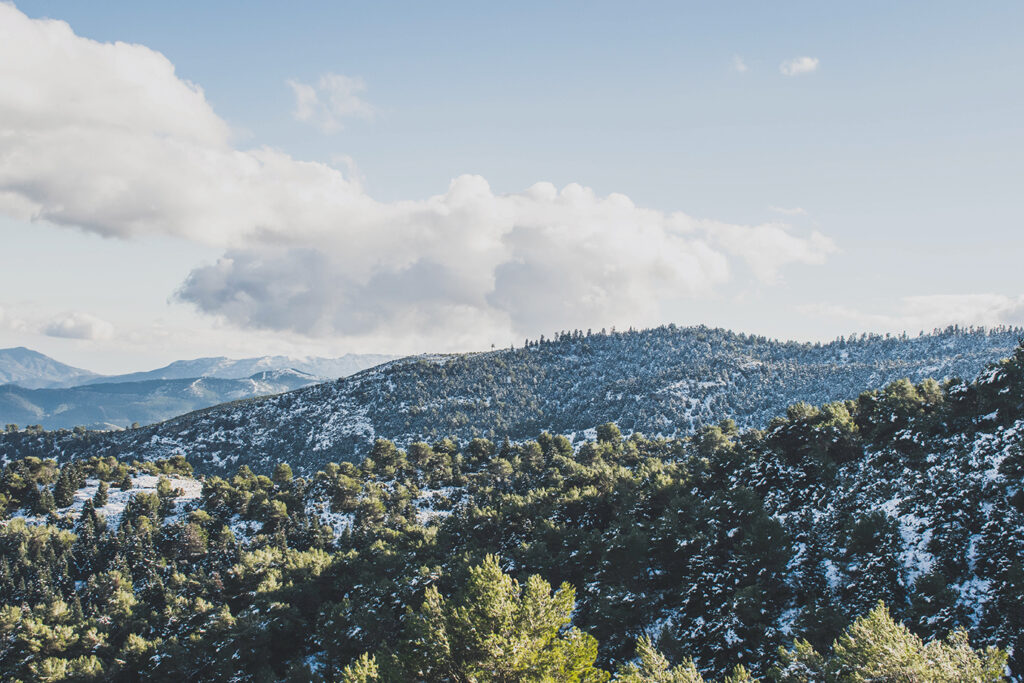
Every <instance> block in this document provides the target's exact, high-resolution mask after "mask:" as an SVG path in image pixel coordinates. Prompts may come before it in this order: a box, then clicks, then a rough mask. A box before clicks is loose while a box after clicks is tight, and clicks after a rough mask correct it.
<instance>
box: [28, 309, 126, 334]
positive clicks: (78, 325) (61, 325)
mask: <svg viewBox="0 0 1024 683" xmlns="http://www.w3.org/2000/svg"><path fill="white" fill-rule="evenodd" d="M42 333H43V334H45V335H46V336H48V337H63V338H65V339H110V338H111V337H113V336H114V326H113V325H111V324H110V323H108V322H107V321H106V320H102V319H100V318H97V317H96V316H94V315H89V314H88V313H81V312H71V313H65V314H63V315H60V316H57V317H55V318H53V319H52V320H50V321H49V322H48V323H46V324H45V325H44V326H43V328H42Z"/></svg>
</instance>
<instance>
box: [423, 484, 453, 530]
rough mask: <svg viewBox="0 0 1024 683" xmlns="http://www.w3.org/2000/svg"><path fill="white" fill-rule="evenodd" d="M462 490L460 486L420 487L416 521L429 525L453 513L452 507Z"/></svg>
mask: <svg viewBox="0 0 1024 683" xmlns="http://www.w3.org/2000/svg"><path fill="white" fill-rule="evenodd" d="M462 492H463V490H462V488H461V487H458V486H444V487H442V488H439V489H420V495H419V496H418V497H417V498H416V521H417V522H419V523H420V524H423V525H427V524H430V523H431V522H432V521H434V520H435V519H438V518H440V519H442V520H443V519H444V518H445V517H447V516H448V515H450V514H452V508H453V507H454V504H455V503H456V502H457V501H458V499H459V497H460V496H461V495H462Z"/></svg>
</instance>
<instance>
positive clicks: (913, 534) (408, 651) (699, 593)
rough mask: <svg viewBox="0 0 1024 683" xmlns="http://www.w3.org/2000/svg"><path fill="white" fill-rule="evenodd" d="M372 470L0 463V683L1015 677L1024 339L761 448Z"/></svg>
mask: <svg viewBox="0 0 1024 683" xmlns="http://www.w3.org/2000/svg"><path fill="white" fill-rule="evenodd" d="M854 394H857V392H854ZM361 455H363V456H364V457H363V458H362V459H361V460H360V462H359V463H358V464H353V463H348V462H345V463H340V464H335V463H330V464H327V465H325V466H324V467H323V468H322V470H321V471H319V472H317V473H315V474H313V475H310V476H307V477H301V476H300V477H296V476H293V472H292V470H291V469H290V468H289V467H288V466H287V465H285V464H279V465H278V466H277V467H275V468H274V469H273V475H272V476H271V477H268V476H259V475H255V474H254V473H253V472H252V471H251V470H250V469H249V468H247V467H242V468H240V469H239V470H238V471H237V472H236V473H235V474H234V475H233V476H229V477H226V478H222V477H219V476H211V477H206V478H200V479H195V478H193V477H192V476H190V471H191V470H190V467H189V465H188V463H187V462H186V461H185V459H184V458H181V457H178V458H172V459H170V460H168V461H162V462H156V463H154V462H145V463H142V462H136V463H128V462H117V461H115V460H114V459H112V458H110V459H89V460H85V461H74V462H72V463H67V464H65V465H63V466H62V467H58V464H57V463H55V462H53V461H43V460H39V459H35V458H30V459H25V460H19V461H17V462H13V463H9V464H8V465H7V466H5V468H4V471H3V475H2V477H0V511H2V512H3V516H2V519H0V678H3V679H4V680H11V681H18V680H21V681H29V680H50V681H99V680H112V681H135V680H174V681H192V680H211V681H269V680H274V681H343V682H344V683H372V682H376V683H384V682H387V683H404V682H407V681H423V682H424V683H450V682H451V681H472V680H476V681H538V680H544V681H578V682H580V683H583V682H586V683H604V682H605V681H608V680H609V678H611V677H612V675H613V676H614V678H613V679H612V680H614V681H615V682H616V683H665V682H668V681H676V682H683V681H685V682H687V683H699V682H700V681H702V680H707V681H724V682H728V683H742V682H745V683H752V682H751V677H750V675H749V674H748V671H749V672H750V673H752V674H753V675H754V676H763V675H765V674H769V675H770V676H771V678H772V679H774V680H777V681H781V682H784V683H809V682H810V681H929V682H934V683H940V682H941V683H947V682H949V683H952V682H954V681H978V682H980V683H989V682H993V683H994V682H995V681H1002V680H1005V678H1004V671H1003V665H1004V663H1005V662H1006V661H1007V660H1006V658H1005V654H1004V653H1003V652H1001V651H1000V650H997V649H985V648H988V647H992V648H1001V649H1002V650H1003V651H1005V650H1011V649H1012V652H1013V654H1012V655H1011V656H1010V659H1009V669H1010V672H1012V675H1013V679H1012V680H1021V677H1022V676H1024V612H1022V611H1021V604H1024V347H1022V348H1020V349H1017V350H1016V351H1015V353H1014V355H1013V356H1012V357H1011V358H1009V359H1007V360H1005V361H1003V362H1000V363H998V364H994V365H992V366H990V367H988V368H987V369H985V370H984V371H983V372H982V374H980V376H978V378H977V379H976V380H975V381H973V382H963V381H960V382H950V383H948V384H947V385H945V386H940V385H939V384H938V383H937V382H935V381H933V380H925V381H922V382H920V383H917V384H912V383H911V382H908V381H906V380H900V381H897V382H894V383H892V384H889V385H887V386H886V387H885V388H884V389H882V390H879V391H870V392H864V393H860V394H859V396H858V397H857V398H856V399H853V400H847V401H838V402H833V403H829V404H825V405H821V406H812V405H810V404H808V403H798V404H795V405H793V406H791V407H790V408H789V409H788V410H787V411H785V412H784V414H783V415H780V416H778V417H777V418H775V419H773V420H772V421H771V423H770V425H769V427H768V429H766V430H764V431H761V430H748V431H746V432H742V433H740V432H738V431H737V430H736V428H735V425H733V424H731V423H730V422H728V421H725V422H723V423H721V424H719V425H715V426H711V427H706V428H703V429H701V430H700V431H698V432H697V433H696V434H695V435H694V436H692V437H688V438H676V439H656V438H646V437H642V436H640V435H638V434H634V435H632V436H630V437H628V438H623V436H622V434H620V432H619V430H618V429H617V428H616V427H615V426H614V425H611V424H606V425H601V426H600V427H599V428H598V429H597V439H596V440H593V441H587V442H585V443H582V444H578V445H577V447H576V448H573V446H572V445H571V444H570V443H569V441H568V439H566V438H565V437H563V436H552V435H551V434H539V435H537V437H536V440H528V441H524V442H522V443H517V444H511V443H506V444H498V443H493V442H490V441H488V440H485V439H474V440H472V441H470V442H468V443H464V444H461V445H460V444H456V443H455V442H453V441H452V440H449V439H442V440H440V441H437V442H435V443H433V444H427V443H413V444H411V445H409V446H408V447H407V448H405V449H398V448H396V446H395V444H393V443H391V442H388V441H383V440H380V441H377V442H376V443H374V444H373V445H372V447H370V448H368V449H367V450H366V451H365V452H363V453H362V454H361ZM513 579H517V580H518V581H519V582H520V583H518V584H516V583H513ZM559 585H561V588H559V589H558V590H557V591H556V592H552V588H551V586H559ZM879 601H882V602H884V604H885V605H886V606H887V608H886V607H876V605H878V602H879ZM864 615H868V616H866V617H865V616H864ZM890 615H891V617H890ZM858 617H861V618H859V619H858ZM851 622H852V625H851ZM908 629H909V630H908ZM844 631H845V635H842V638H841V640H839V641H835V640H834V639H835V638H837V637H838V636H840V634H843V633H844ZM947 634H950V635H949V636H948V637H947ZM801 638H803V639H806V640H800V639H801ZM925 641H927V645H925V644H924V642H925ZM780 647H781V648H787V651H785V652H780V650H779V648H780ZM635 653H636V654H638V655H639V661H636V662H635V665H630V664H629V662H630V661H631V660H633V658H634V654H635ZM691 657H692V658H693V659H692V662H691V661H690V660H689V658H691ZM670 663H671V665H673V666H676V667H678V668H676V669H674V670H669V665H670ZM739 665H742V666H744V667H746V668H745V669H737V668H734V667H737V666H739ZM698 671H699V673H698ZM613 672H614V673H613ZM729 672H731V674H730V675H728V676H727V674H729ZM702 676H703V678H702ZM762 680H764V679H762Z"/></svg>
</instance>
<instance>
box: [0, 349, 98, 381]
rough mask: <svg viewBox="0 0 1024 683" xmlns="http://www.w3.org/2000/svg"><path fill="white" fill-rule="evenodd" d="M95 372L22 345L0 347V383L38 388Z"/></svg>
mask: <svg viewBox="0 0 1024 683" xmlns="http://www.w3.org/2000/svg"><path fill="white" fill-rule="evenodd" d="M98 376H99V375H98V374H97V373H95V372H92V371H91V370H85V369H82V368H76V367H74V366H72V365H67V364H66V363H61V362H60V361H58V360H55V359H53V358H51V357H50V356H47V355H46V354H44V353H40V352H38V351H34V350H32V349H29V348H26V347H24V346H13V347H10V348H7V349H0V385H4V384H18V385H19V386H22V387H24V388H26V389H42V388H48V387H54V386H66V385H68V384H73V383H76V382H78V383H82V382H85V381H88V380H89V379H91V378H94V377H98Z"/></svg>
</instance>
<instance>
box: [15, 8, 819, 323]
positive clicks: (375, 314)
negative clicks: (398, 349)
mask: <svg viewBox="0 0 1024 683" xmlns="http://www.w3.org/2000/svg"><path fill="white" fill-rule="evenodd" d="M325 78H326V77H325ZM336 78H342V79H344V77H333V76H332V77H331V80H328V81H323V80H321V82H320V83H318V84H317V86H316V87H314V86H303V87H300V88H298V89H297V91H296V92H297V94H298V97H299V111H300V112H302V113H303V115H306V114H307V113H308V116H309V119H310V120H312V121H320V120H322V119H321V118H319V117H322V116H323V115H324V114H323V111H321V109H326V110H327V111H328V112H333V113H332V114H330V115H331V116H336V117H340V116H342V115H349V114H352V115H356V114H359V113H360V112H363V113H365V110H364V109H362V108H361V105H358V104H353V103H352V102H351V101H348V103H347V104H345V103H344V102H345V101H346V100H345V97H347V96H348V95H352V94H353V93H355V94H358V92H359V89H358V87H356V86H357V85H359V84H358V83H357V84H356V85H353V83H352V82H349V81H340V83H341V85H337V83H336ZM0 82H3V83H4V87H3V88H0V211H4V212H7V213H9V214H12V215H15V216H17V217H21V218H23V219H29V220H39V221H47V222H50V223H54V224H58V225H66V226H74V227H77V228H82V229H85V230H88V231H91V232H95V233H99V234H102V235H106V236H112V237H118V238H135V237H146V236H153V235H170V236H175V237H180V238H183V239H187V240H193V241H197V242H200V243H203V244H207V245H214V246H217V247H220V248H222V249H223V250H224V256H223V257H222V258H221V259H220V260H219V261H217V262H216V263H213V264H207V265H203V266H200V267H197V268H196V269H194V270H193V271H192V273H191V274H189V275H188V276H187V278H186V279H185V280H184V282H183V284H182V285H181V287H180V289H179V291H178V292H177V298H178V299H179V300H181V301H186V302H189V303H191V304H193V305H195V306H196V307H197V308H198V309H199V310H200V311H203V312H206V313H209V314H213V315H216V316H219V317H221V318H222V319H224V320H227V321H229V322H231V323H235V324H238V325H243V326H249V327H259V328H265V329H271V330H288V331H295V332H301V333H303V334H308V335H330V334H346V335H365V336H366V337H370V336H373V337H374V338H380V337H381V336H386V335H387V334H401V335H410V334H421V333H423V332H424V331H428V330H430V329H434V328H436V327H437V326H439V325H442V326H445V327H446V330H447V334H448V335H449V336H450V337H452V338H455V337H458V336H459V335H462V334H464V333H465V330H467V329H481V330H486V331H487V332H486V334H487V335H488V336H489V337H490V338H492V339H493V338H506V339H508V338H511V337H512V335H516V336H519V335H522V334H531V335H533V334H537V333H538V332H541V331H547V330H551V329H563V328H570V327H574V326H578V327H584V326H591V325H601V326H603V325H605V324H618V325H624V324H627V323H629V324H652V323H657V322H662V321H664V320H665V318H666V313H665V309H664V307H665V305H666V302H669V301H678V300H680V299H685V298H687V297H696V296H701V295H704V294H707V293H709V292H713V291H715V289H716V288H718V287H721V286H722V285H724V284H726V283H728V282H730V281H733V280H735V279H737V278H754V279H757V280H760V281H763V282H772V281H774V280H776V279H778V278H779V276H780V273H781V272H782V271H783V270H784V269H785V268H786V267H788V266H790V265H793V264H818V263H821V262H822V261H823V260H824V259H825V257H826V256H827V254H828V253H830V252H831V251H833V250H834V248H835V247H834V245H833V244H832V243H831V241H830V240H829V239H828V238H827V237H825V236H824V235H821V234H819V233H802V232H798V231H796V230H794V229H792V228H791V227H789V226H787V225H785V224H782V223H768V224H764V225H734V224H726V223H720V222H715V221H705V220H698V219H696V218H693V217H690V216H688V215H686V214H684V213H679V212H676V213H667V212H662V211H656V210H652V209H647V208H643V207H638V206H635V205H634V204H633V202H632V201H630V200H629V198H627V197H625V196H623V195H620V194H610V195H607V196H599V195H597V194H595V193H594V192H593V191H591V190H589V189H587V188H586V187H583V186H581V185H577V184H570V185H567V186H565V187H563V188H561V189H559V188H556V187H555V186H553V185H551V184H549V183H538V184H536V185H533V186H532V187H530V188H528V189H526V190H524V191H522V192H518V193H512V194H502V193H497V192H494V191H493V190H492V188H491V187H490V186H489V184H488V183H487V181H486V180H485V179H483V178H481V177H479V176H469V175H467V176H461V177H458V178H456V179H455V180H453V181H452V182H451V183H450V185H449V187H448V188H447V190H446V191H444V192H442V193H440V194H437V195H435V196H433V197H430V198H428V199H425V200H416V201H396V202H379V201H377V200H375V199H373V198H372V197H371V196H369V195H368V194H366V192H365V191H364V189H363V187H362V185H361V183H359V182H357V181H353V180H352V179H350V178H349V177H348V176H347V175H346V174H345V173H343V172H342V171H341V170H339V169H337V168H335V167H332V166H329V165H326V164H321V163H311V162H303V161H300V160H297V159H294V158H292V157H291V156H289V155H287V154H284V153H282V152H280V151H278V150H273V149H267V148H257V149H249V150H241V149H236V148H235V147H234V146H233V145H232V141H231V131H230V130H229V127H228V126H227V125H226V124H225V123H224V121H223V120H221V119H220V118H219V117H218V116H217V115H216V114H215V113H214V112H213V111H212V109H211V108H210V106H209V105H208V103H207V102H206V100H205V97H204V95H203V93H202V91H201V90H200V89H199V88H198V87H197V86H195V85H193V84H190V83H187V82H185V81H183V80H181V79H180V78H178V77H177V76H176V75H175V73H174V67H173V65H172V64H171V63H170V62H169V61H168V60H167V59H166V58H165V57H163V56H162V55H160V54H158V53H156V52H153V51H152V50H150V49H148V48H146V47H145V46H141V45H130V44H126V43H113V44H109V43H98V42H95V41H91V40H87V39H84V38H81V37H79V36H76V35H75V34H74V33H73V32H72V30H71V29H70V27H68V25H67V24H65V23H63V22H57V21H49V20H32V19H29V18H28V17H26V16H25V15H23V14H21V13H20V12H19V11H18V10H16V9H15V8H14V7H13V6H10V5H4V4H0ZM325 83H326V85H325ZM299 85H301V84H299ZM304 88H307V89H304ZM308 88H312V94H310V91H309V90H308ZM346 93H348V95H346ZM334 95H338V97H339V100H338V101H339V102H342V104H333V103H332V102H333V101H332V100H331V97H333V96H334ZM318 108H320V109H318ZM318 111H319V112H320V113H317V112H318ZM55 329H60V328H55ZM460 338H461V337H460Z"/></svg>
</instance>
